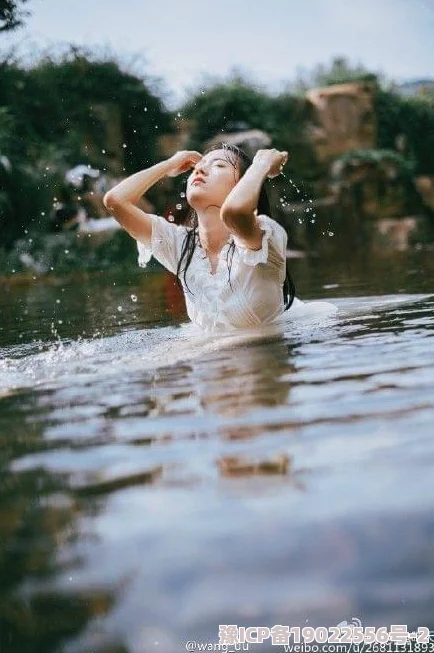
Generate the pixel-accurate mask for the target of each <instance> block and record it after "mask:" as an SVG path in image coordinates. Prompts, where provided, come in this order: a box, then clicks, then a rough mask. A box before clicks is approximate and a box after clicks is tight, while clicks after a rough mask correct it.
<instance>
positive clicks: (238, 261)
mask: <svg viewBox="0 0 434 653" xmlns="http://www.w3.org/2000/svg"><path fill="white" fill-rule="evenodd" d="M287 158H288V153H287V152H279V151H278V150H275V149H270V150H259V151H258V152H257V153H256V155H255V156H254V158H253V160H251V159H249V157H248V156H247V155H246V154H245V153H244V152H243V151H242V150H241V149H239V148H237V147H235V146H232V145H227V144H221V145H217V146H214V147H213V148H211V149H209V150H208V151H207V152H206V153H205V154H204V155H202V154H200V153H199V152H195V151H180V152H177V153H176V154H174V155H173V156H172V157H170V158H169V159H168V160H166V161H162V162H161V163H157V164H156V165H154V166H152V167H151V168H148V169H146V170H142V171H141V172H138V173H136V174H134V175H132V176H130V177H128V178H127V179H125V180H123V181H122V182H120V183H119V184H118V185H117V186H115V187H114V188H113V189H111V190H110V191H109V192H108V193H107V194H106V195H105V197H104V204H105V206H106V207H107V209H109V210H110V211H111V212H112V213H113V215H114V216H115V218H116V219H117V220H118V221H119V223H120V224H121V225H122V226H123V227H124V229H126V231H127V232H128V233H129V234H130V235H131V236H132V237H133V238H135V239H136V240H137V241H138V248H139V263H140V264H141V265H143V266H144V265H146V263H147V262H148V261H149V259H150V258H151V256H152V255H153V256H154V257H155V258H156V259H157V260H158V261H160V263H161V264H162V265H164V267H166V268H167V269H168V270H170V271H171V272H173V273H174V274H176V276H177V278H178V281H179V282H180V283H181V285H182V288H183V291H184V295H185V300H186V305H187V312H188V315H189V317H190V319H191V320H192V321H193V322H194V323H196V324H198V325H199V326H201V327H202V328H204V329H207V330H208V329H222V328H226V329H227V328H229V329H239V328H248V327H257V326H261V325H267V324H271V323H273V322H275V321H276V320H278V319H279V317H280V316H281V315H282V314H283V312H284V310H285V309H287V308H289V307H290V306H291V304H292V302H293V301H294V292H295V291H294V284H293V283H292V281H291V279H290V277H289V275H287V273H286V244H287V235H286V232H285V230H284V229H283V228H282V227H281V226H280V225H279V224H278V223H277V222H275V221H274V220H272V219H271V218H270V216H269V215H268V214H269V205H268V201H267V196H266V191H265V188H264V182H265V180H266V179H267V178H272V177H276V176H277V175H279V174H280V173H281V171H282V168H283V166H284V164H285V162H286V161H287ZM191 168H192V172H191V174H190V176H189V178H188V181H187V191H186V198H187V202H188V204H189V206H190V207H191V215H190V226H188V227H186V226H180V225H175V224H173V223H170V222H167V221H166V220H165V219H164V218H162V217H159V216H156V215H151V214H148V213H144V212H143V211H142V210H141V209H139V208H138V207H137V203H138V202H139V200H140V198H141V196H142V195H143V193H145V192H146V191H147V190H148V189H149V188H150V187H151V186H152V185H153V184H155V183H156V182H157V181H159V180H160V179H162V178H163V177H164V176H166V175H168V176H170V177H175V176H176V175H179V174H182V173H184V172H187V171H188V170H190V169H191Z"/></svg>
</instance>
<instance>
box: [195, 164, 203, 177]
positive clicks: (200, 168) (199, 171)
mask: <svg viewBox="0 0 434 653" xmlns="http://www.w3.org/2000/svg"><path fill="white" fill-rule="evenodd" d="M194 171H195V173H196V174H197V175H200V174H203V173H204V172H205V167H204V164H203V163H202V161H198V162H197V163H196V166H195V168H194Z"/></svg>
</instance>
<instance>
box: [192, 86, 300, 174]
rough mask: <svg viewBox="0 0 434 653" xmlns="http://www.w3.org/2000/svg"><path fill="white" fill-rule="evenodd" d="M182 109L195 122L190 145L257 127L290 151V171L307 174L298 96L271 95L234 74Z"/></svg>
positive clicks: (201, 145) (198, 144)
mask: <svg viewBox="0 0 434 653" xmlns="http://www.w3.org/2000/svg"><path fill="white" fill-rule="evenodd" d="M182 112H183V114H184V116H185V117H187V118H190V119H192V120H193V121H194V126H193V131H192V134H191V140H190V143H189V147H191V148H193V149H201V148H202V147H203V145H204V143H205V142H206V141H208V140H209V139H210V138H212V137H214V136H216V135H217V134H219V133H223V132H230V131H238V130H241V131H242V130H243V129H260V130H263V131H265V132H267V133H268V134H269V135H270V137H271V139H272V143H273V145H275V146H276V147H279V148H280V149H287V150H288V151H290V152H291V159H290V161H289V163H288V166H287V170H288V172H289V173H290V174H293V173H296V172H297V173H298V174H303V173H304V174H306V175H307V176H309V169H310V167H309V166H310V163H311V161H312V155H311V149H310V146H309V143H308V139H307V138H306V134H305V119H306V115H305V113H306V109H305V103H304V101H303V100H301V99H300V98H297V97H295V96H293V95H289V94H287V93H283V94H280V95H278V96H277V97H273V96H271V95H269V94H267V93H266V92H265V91H263V90H261V89H260V88H259V87H258V86H255V85H253V84H252V83H250V82H248V81H247V80H245V79H243V78H241V77H239V76H236V77H233V78H231V79H229V80H228V81H227V82H217V83H215V84H214V85H211V86H209V87H208V88H205V89H200V90H199V91H197V92H196V93H195V94H194V95H193V96H192V97H191V98H190V99H189V100H188V102H187V103H186V104H185V105H184V107H183V108H182Z"/></svg>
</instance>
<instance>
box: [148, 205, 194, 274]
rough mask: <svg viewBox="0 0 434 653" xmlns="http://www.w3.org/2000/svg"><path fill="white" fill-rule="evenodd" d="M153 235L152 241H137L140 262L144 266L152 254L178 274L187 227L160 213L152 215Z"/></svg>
mask: <svg viewBox="0 0 434 653" xmlns="http://www.w3.org/2000/svg"><path fill="white" fill-rule="evenodd" d="M151 219H152V236H151V242H150V243H142V242H140V241H137V250H138V254H139V255H138V263H139V265H140V267H142V268H144V267H146V265H147V264H148V263H149V261H150V260H151V258H152V256H154V258H156V259H157V261H159V263H161V265H163V266H164V267H165V268H167V269H168V270H170V272H173V273H174V274H176V270H177V267H178V261H179V258H180V255H181V249H182V243H183V240H184V237H185V228H184V227H181V226H179V225H176V224H173V223H171V222H167V220H165V219H164V218H162V217H160V216H158V215H151Z"/></svg>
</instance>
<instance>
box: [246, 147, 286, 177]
mask: <svg viewBox="0 0 434 653" xmlns="http://www.w3.org/2000/svg"><path fill="white" fill-rule="evenodd" d="M287 161H288V152H287V151H286V150H282V151H281V152H280V151H279V150H276V149H274V148H273V149H270V150H258V151H257V152H256V154H255V156H254V157H253V163H257V164H258V165H261V166H264V167H265V169H266V171H267V177H268V178H269V179H272V178H273V177H277V176H278V175H280V174H281V172H282V168H283V166H284V165H285V163H286V162H287Z"/></svg>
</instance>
